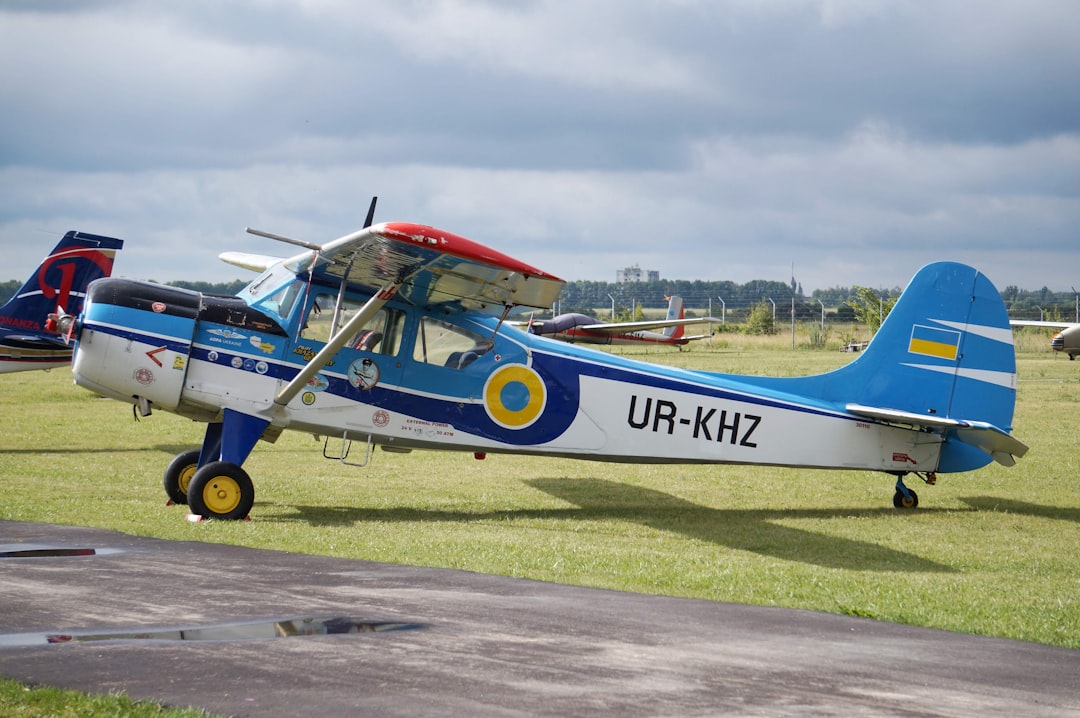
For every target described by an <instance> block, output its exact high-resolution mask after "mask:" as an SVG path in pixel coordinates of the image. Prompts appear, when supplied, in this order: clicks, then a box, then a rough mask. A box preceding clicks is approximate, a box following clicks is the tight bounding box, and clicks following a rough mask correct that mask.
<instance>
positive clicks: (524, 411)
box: [484, 364, 547, 429]
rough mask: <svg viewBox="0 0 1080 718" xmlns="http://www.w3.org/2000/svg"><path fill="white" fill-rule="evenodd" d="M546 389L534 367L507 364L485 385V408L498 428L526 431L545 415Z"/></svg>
mask: <svg viewBox="0 0 1080 718" xmlns="http://www.w3.org/2000/svg"><path fill="white" fill-rule="evenodd" d="M546 404H547V389H546V387H545V386H544V380H543V379H541V378H540V375H539V374H537V373H536V371H535V370H534V369H532V368H531V367H527V366H524V365H521V364H508V365H507V366H504V367H501V368H500V369H498V370H496V371H495V372H493V373H492V374H491V376H489V377H488V380H487V382H486V383H485V384H484V409H485V410H486V411H487V415H488V416H489V417H490V418H491V420H492V421H494V422H495V423H496V424H498V425H499V426H501V427H503V428H506V429H524V428H525V427H527V426H531V425H532V423H533V422H535V421H536V420H537V419H538V418H540V415H541V414H542V413H544V406H545V405H546Z"/></svg>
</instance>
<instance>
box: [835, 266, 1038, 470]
mask: <svg viewBox="0 0 1080 718" xmlns="http://www.w3.org/2000/svg"><path fill="white" fill-rule="evenodd" d="M833 374H835V375H836V376H835V378H834V380H833V381H832V382H830V386H829V393H830V394H831V395H832V397H831V398H833V399H834V400H838V401H839V400H842V401H845V402H846V404H847V408H848V409H849V410H851V411H852V412H853V413H865V414H867V415H869V416H872V417H874V418H878V419H885V420H888V417H889V412H888V411H884V412H882V411H878V410H882V409H884V410H895V412H897V413H895V414H894V415H893V416H894V419H895V420H898V421H901V422H904V423H912V424H917V425H921V426H926V427H929V428H934V429H937V430H940V431H944V433H945V436H946V443H945V445H944V446H943V448H942V454H941V464H940V468H939V470H940V471H943V472H949V471H968V470H971V469H975V468H978V467H980V466H984V465H986V464H987V463H989V461H990V459H991V458H993V459H996V460H997V461H999V462H1000V463H1003V464H1007V465H1011V464H1012V463H1013V460H1012V456H1013V455H1017V456H1022V455H1023V454H1024V452H1025V451H1026V450H1027V447H1026V446H1024V445H1023V444H1021V443H1020V442H1019V441H1016V440H1015V439H1012V437H1010V436H1009V432H1010V431H1011V430H1012V419H1013V410H1014V407H1015V404H1016V354H1015V352H1014V349H1013V336H1012V328H1011V327H1010V326H1009V316H1008V313H1007V312H1006V310H1005V303H1004V302H1003V301H1002V299H1001V295H1000V294H999V293H998V291H997V289H996V288H995V287H994V285H993V284H992V283H991V282H990V280H989V279H987V278H986V277H985V276H984V275H983V274H981V273H980V272H978V271H977V270H975V269H973V268H971V267H968V266H965V265H963V264H957V263H954V262H937V263H935V264H930V265H927V266H926V267H923V268H922V269H921V270H919V272H918V273H917V274H916V275H915V277H914V278H913V279H912V280H911V282H910V283H909V284H908V286H907V289H905V290H904V293H903V295H901V297H900V299H899V300H898V301H897V303H896V306H895V307H893V310H892V311H891V312H890V313H889V316H888V317H887V318H886V319H885V322H884V323H883V324H882V326H881V329H880V330H879V331H878V333H877V335H876V336H875V337H874V339H873V341H872V342H870V346H869V347H867V349H866V351H865V352H864V353H863V355H862V356H860V357H859V358H858V359H857V360H856V361H854V362H852V363H851V364H850V365H848V366H847V367H844V368H843V369H840V370H839V371H837V372H833ZM860 409H863V410H864V411H859V410H860ZM904 414H910V415H911V416H907V417H904V416H903V415H904ZM896 417H901V418H899V419H896Z"/></svg>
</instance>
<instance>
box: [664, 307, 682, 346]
mask: <svg viewBox="0 0 1080 718" xmlns="http://www.w3.org/2000/svg"><path fill="white" fill-rule="evenodd" d="M685 314H686V311H685V310H684V309H683V299H682V297H679V296H672V297H668V309H667V317H666V318H667V319H685V318H686V317H685ZM685 333H686V327H685V326H683V325H682V324H680V325H678V326H675V327H665V328H664V336H666V337H668V338H669V339H679V338H681V337H682V335H683V334H685Z"/></svg>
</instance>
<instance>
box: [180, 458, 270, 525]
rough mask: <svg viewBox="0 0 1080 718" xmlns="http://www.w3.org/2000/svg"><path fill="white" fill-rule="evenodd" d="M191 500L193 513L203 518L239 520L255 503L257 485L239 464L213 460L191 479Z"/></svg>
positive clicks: (188, 494) (188, 492) (189, 495)
mask: <svg viewBox="0 0 1080 718" xmlns="http://www.w3.org/2000/svg"><path fill="white" fill-rule="evenodd" d="M187 499H188V506H189V507H190V508H191V512H192V513H194V514H198V515H199V516H202V517H203V518H207V519H225V520H227V521H238V520H240V519H245V518H247V515H248V514H249V513H250V512H251V507H252V506H253V505H254V504H255V486H254V485H253V484H252V483H251V477H249V476H248V475H247V472H246V471H244V470H243V469H242V468H240V467H239V466H237V465H236V464H233V463H230V462H228V461H211V462H210V463H209V464H207V465H206V466H203V467H202V468H201V469H199V470H198V471H196V472H195V475H194V476H192V477H191V481H190V483H188V490H187Z"/></svg>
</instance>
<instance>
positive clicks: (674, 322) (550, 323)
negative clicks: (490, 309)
mask: <svg viewBox="0 0 1080 718" xmlns="http://www.w3.org/2000/svg"><path fill="white" fill-rule="evenodd" d="M706 322H715V323H717V324H719V323H720V320H719V319H714V318H713V317H694V318H691V319H687V318H686V312H685V310H684V308H683V300H682V297H679V296H673V297H668V311H667V316H666V317H665V318H664V319H656V320H652V321H641V322H597V321H596V319H594V318H593V317H590V316H588V315H585V314H577V313H570V314H560V315H558V316H557V317H554V318H553V319H536V320H531V321H529V322H526V323H521V322H516V323H515V324H518V325H519V326H522V327H525V328H527V329H528V331H529V332H531V333H533V334H538V335H540V336H545V337H549V338H551V339H558V340H559V341H563V342H570V343H572V344H574V343H577V344H669V345H674V346H680V347H681V346H683V345H684V344H689V343H690V342H691V341H693V340H695V339H705V338H707V337H710V336H712V335H711V334H687V333H686V326H687V325H689V324H705V323H706ZM657 329H662V330H663V331H655V330H657Z"/></svg>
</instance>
